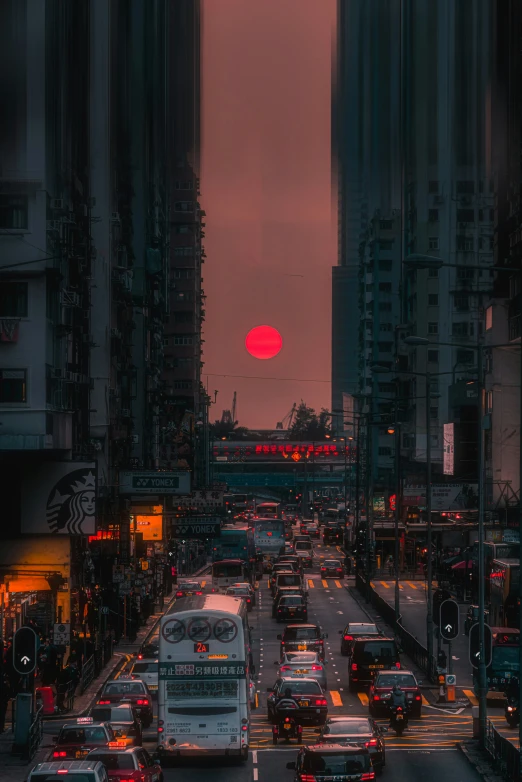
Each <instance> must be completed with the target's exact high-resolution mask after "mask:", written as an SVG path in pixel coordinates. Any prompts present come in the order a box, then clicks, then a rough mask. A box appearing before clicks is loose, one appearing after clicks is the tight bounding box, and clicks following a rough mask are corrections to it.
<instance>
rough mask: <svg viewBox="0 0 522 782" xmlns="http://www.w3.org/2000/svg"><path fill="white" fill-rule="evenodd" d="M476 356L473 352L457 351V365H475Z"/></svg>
mask: <svg viewBox="0 0 522 782" xmlns="http://www.w3.org/2000/svg"><path fill="white" fill-rule="evenodd" d="M474 359H475V355H474V353H473V351H472V350H464V349H463V348H461V349H460V350H457V364H473V361H474Z"/></svg>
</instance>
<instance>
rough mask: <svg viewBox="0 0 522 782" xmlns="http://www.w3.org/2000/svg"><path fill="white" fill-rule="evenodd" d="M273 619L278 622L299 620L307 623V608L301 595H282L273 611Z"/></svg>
mask: <svg viewBox="0 0 522 782" xmlns="http://www.w3.org/2000/svg"><path fill="white" fill-rule="evenodd" d="M275 618H276V620H277V621H278V622H288V620H291V621H294V622H295V620H296V619H301V621H303V622H307V621H308V606H307V604H306V600H305V599H304V597H302V596H301V595H284V596H283V597H282V598H281V599H280V600H279V602H278V604H277V608H276V610H275Z"/></svg>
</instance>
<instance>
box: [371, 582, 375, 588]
mask: <svg viewBox="0 0 522 782" xmlns="http://www.w3.org/2000/svg"><path fill="white" fill-rule="evenodd" d="M370 586H371V588H372V589H375V584H374V583H373V581H370Z"/></svg>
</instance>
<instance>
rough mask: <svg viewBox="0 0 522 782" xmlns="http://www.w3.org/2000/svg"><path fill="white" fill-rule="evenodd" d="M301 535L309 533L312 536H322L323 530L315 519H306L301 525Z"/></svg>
mask: <svg viewBox="0 0 522 782" xmlns="http://www.w3.org/2000/svg"><path fill="white" fill-rule="evenodd" d="M300 532H301V535H308V537H310V538H320V537H321V532H320V530H319V527H318V526H317V524H315V522H313V521H304V522H302V524H301V526H300Z"/></svg>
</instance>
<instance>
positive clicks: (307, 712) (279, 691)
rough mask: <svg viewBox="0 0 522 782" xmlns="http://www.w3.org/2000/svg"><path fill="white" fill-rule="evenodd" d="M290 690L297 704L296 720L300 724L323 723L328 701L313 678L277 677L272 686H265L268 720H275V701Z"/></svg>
mask: <svg viewBox="0 0 522 782" xmlns="http://www.w3.org/2000/svg"><path fill="white" fill-rule="evenodd" d="M286 690H290V691H291V693H292V698H293V699H294V700H295V701H296V703H297V705H298V706H299V710H298V712H297V714H296V720H297V721H298V722H299V723H300V724H301V725H324V724H325V722H326V720H327V717H328V701H327V700H326V696H325V694H324V692H323V690H322V689H321V685H320V684H319V682H318V681H316V680H315V679H278V680H277V681H276V683H275V684H274V686H273V687H267V692H268V693H269V695H268V697H267V699H266V707H267V716H268V719H269V721H270V722H276V720H277V719H278V716H277V708H276V707H277V703H278V702H279V700H280V699H281V698H284V697H285V691H286Z"/></svg>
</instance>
